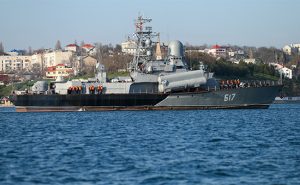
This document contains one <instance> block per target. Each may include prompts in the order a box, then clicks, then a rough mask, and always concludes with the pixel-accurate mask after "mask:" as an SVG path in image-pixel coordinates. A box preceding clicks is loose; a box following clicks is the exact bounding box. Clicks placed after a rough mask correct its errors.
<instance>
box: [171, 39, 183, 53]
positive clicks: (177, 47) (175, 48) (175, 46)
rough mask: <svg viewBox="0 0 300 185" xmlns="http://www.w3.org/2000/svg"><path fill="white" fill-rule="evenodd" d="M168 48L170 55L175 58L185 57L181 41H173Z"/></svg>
mask: <svg viewBox="0 0 300 185" xmlns="http://www.w3.org/2000/svg"><path fill="white" fill-rule="evenodd" d="M168 48H169V49H168V51H169V52H168V53H169V55H172V56H175V57H182V56H184V54H183V44H182V43H181V42H180V41H178V40H174V41H171V42H170V43H169V46H168Z"/></svg>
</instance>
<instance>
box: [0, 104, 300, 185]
mask: <svg viewBox="0 0 300 185" xmlns="http://www.w3.org/2000/svg"><path fill="white" fill-rule="evenodd" d="M13 111H14V109H13V108H0V184H212V185H213V184H217V185H219V184H263V185H268V184H300V104H293V105H292V104H291V105H287V104H286V105H272V106H271V107H270V108H269V109H266V110H259V109H258V110H195V111H115V112H113V111H107V112H64V113H16V112H13Z"/></svg>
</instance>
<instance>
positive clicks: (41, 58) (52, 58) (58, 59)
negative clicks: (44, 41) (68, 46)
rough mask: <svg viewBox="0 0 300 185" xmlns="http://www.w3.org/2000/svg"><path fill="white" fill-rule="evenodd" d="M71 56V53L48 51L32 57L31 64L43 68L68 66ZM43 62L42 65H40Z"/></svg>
mask: <svg viewBox="0 0 300 185" xmlns="http://www.w3.org/2000/svg"><path fill="white" fill-rule="evenodd" d="M72 55H73V52H71V51H60V50H57V51H48V52H46V53H38V54H34V55H32V64H35V63H38V64H39V65H41V66H42V64H43V67H51V66H56V65H58V64H69V63H70V59H71V57H72ZM42 62H43V63H42Z"/></svg>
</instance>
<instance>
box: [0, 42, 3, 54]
mask: <svg viewBox="0 0 300 185" xmlns="http://www.w3.org/2000/svg"><path fill="white" fill-rule="evenodd" d="M0 52H4V47H3V44H2V42H0Z"/></svg>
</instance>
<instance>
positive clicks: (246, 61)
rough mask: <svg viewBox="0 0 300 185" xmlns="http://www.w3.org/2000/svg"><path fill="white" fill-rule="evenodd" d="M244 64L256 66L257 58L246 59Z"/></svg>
mask: <svg viewBox="0 0 300 185" xmlns="http://www.w3.org/2000/svg"><path fill="white" fill-rule="evenodd" d="M244 62H245V63H246V64H256V60H255V58H246V59H244Z"/></svg>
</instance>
